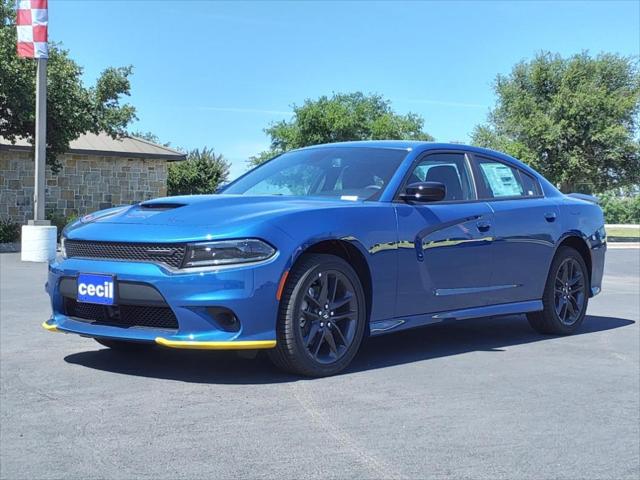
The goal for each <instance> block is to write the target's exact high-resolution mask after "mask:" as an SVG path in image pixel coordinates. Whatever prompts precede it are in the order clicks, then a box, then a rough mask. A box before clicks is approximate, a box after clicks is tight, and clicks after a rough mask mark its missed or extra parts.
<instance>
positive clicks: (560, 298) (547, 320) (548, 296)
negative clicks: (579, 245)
mask: <svg viewBox="0 0 640 480" xmlns="http://www.w3.org/2000/svg"><path fill="white" fill-rule="evenodd" d="M542 303H543V306H544V309H543V310H542V311H541V312H533V313H529V314H527V318H528V319H529V324H530V325H531V326H532V327H533V328H534V330H536V331H538V332H540V333H546V334H554V335H570V334H572V333H574V332H575V331H576V330H577V329H578V328H579V327H580V325H581V324H582V322H583V320H584V316H585V314H586V313H587V305H588V303H589V273H588V271H587V266H586V265H585V263H584V260H583V259H582V256H581V255H580V254H579V253H578V252H577V251H576V250H574V249H573V248H571V247H560V248H559V249H558V252H557V253H556V256H555V258H554V259H553V262H552V264H551V270H550V271H549V277H548V278H547V284H546V286H545V289H544V295H543V298H542Z"/></svg>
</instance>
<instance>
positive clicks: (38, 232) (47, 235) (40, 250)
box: [20, 225, 58, 262]
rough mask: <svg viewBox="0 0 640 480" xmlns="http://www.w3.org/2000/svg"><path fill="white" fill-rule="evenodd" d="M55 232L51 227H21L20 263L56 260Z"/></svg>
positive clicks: (54, 228) (53, 227)
mask: <svg viewBox="0 0 640 480" xmlns="http://www.w3.org/2000/svg"><path fill="white" fill-rule="evenodd" d="M57 231H58V229H57V228H56V227H55V226H53V225H23V226H22V245H21V251H22V253H21V257H20V258H21V259H22V261H23V262H48V261H49V260H53V259H54V258H56V246H57V242H56V235H57Z"/></svg>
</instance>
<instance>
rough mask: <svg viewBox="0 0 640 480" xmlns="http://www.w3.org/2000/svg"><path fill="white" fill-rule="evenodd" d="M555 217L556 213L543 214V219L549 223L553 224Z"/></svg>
mask: <svg viewBox="0 0 640 480" xmlns="http://www.w3.org/2000/svg"><path fill="white" fill-rule="evenodd" d="M556 217H557V215H556V212H547V213H545V214H544V219H545V220H546V221H547V222H549V223H552V222H555V221H556Z"/></svg>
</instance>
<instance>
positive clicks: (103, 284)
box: [76, 273, 116, 305]
mask: <svg viewBox="0 0 640 480" xmlns="http://www.w3.org/2000/svg"><path fill="white" fill-rule="evenodd" d="M115 285H116V283H115V278H114V276H113V275H103V274H97V273H81V274H79V275H78V296H77V297H76V298H77V300H78V302H82V303H95V304H98V305H115V291H116V289H115Z"/></svg>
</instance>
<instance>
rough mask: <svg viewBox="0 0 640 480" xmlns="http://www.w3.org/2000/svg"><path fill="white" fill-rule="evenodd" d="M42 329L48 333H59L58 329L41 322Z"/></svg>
mask: <svg viewBox="0 0 640 480" xmlns="http://www.w3.org/2000/svg"><path fill="white" fill-rule="evenodd" d="M42 328H44V329H45V330H49V331H50V332H59V331H60V330H58V327H56V326H55V325H49V324H48V323H47V322H42Z"/></svg>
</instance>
